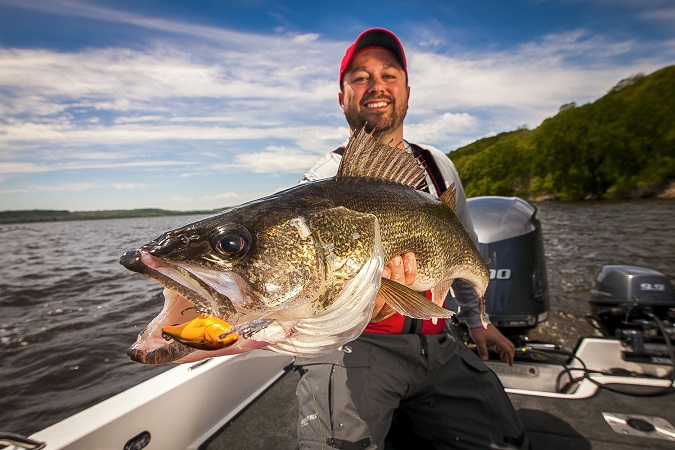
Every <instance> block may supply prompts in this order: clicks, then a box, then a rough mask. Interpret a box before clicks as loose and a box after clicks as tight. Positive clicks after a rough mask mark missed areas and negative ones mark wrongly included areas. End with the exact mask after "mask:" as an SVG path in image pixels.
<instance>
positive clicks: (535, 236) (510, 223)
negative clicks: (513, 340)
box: [453, 196, 550, 335]
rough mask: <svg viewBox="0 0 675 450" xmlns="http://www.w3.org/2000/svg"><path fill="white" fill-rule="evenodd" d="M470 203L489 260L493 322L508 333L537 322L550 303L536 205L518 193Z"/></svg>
mask: <svg viewBox="0 0 675 450" xmlns="http://www.w3.org/2000/svg"><path fill="white" fill-rule="evenodd" d="M467 204H468V206H469V211H470V213H471V219H472V221H473V225H474V230H475V232H476V235H477V238H478V250H479V251H480V253H481V255H482V256H483V258H485V259H486V260H489V271H490V284H489V285H488V289H487V292H486V294H485V306H486V311H487V313H488V314H489V316H490V321H491V322H492V323H493V324H494V325H495V326H497V327H498V328H500V329H501V330H502V332H503V333H504V334H507V335H509V334H518V333H521V332H522V331H523V330H526V329H530V328H534V327H536V326H537V324H539V323H540V322H543V321H545V320H546V319H547V318H548V311H549V307H550V300H549V291H548V278H547V274H546V260H545V255H544V242H543V236H542V230H541V223H540V221H539V219H538V218H537V208H536V207H535V206H533V205H532V204H530V203H528V202H526V201H525V200H522V199H520V198H518V197H496V196H489V197H474V198H470V199H468V200H467ZM453 306H456V305H453Z"/></svg>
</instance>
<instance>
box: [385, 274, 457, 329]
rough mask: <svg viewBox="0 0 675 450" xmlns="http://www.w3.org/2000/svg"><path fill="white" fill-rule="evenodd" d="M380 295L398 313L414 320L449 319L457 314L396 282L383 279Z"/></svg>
mask: <svg viewBox="0 0 675 450" xmlns="http://www.w3.org/2000/svg"><path fill="white" fill-rule="evenodd" d="M379 294H380V295H381V296H382V298H384V300H385V302H386V304H387V305H389V306H390V307H392V308H393V309H394V310H396V312H398V313H400V314H403V315H404V316H408V317H412V318H413V319H432V318H434V317H435V318H443V319H449V318H451V317H452V316H453V315H454V314H455V313H454V312H452V311H449V310H447V309H445V308H441V307H440V306H438V305H436V304H435V303H432V302H431V301H429V299H428V298H426V297H424V296H423V295H421V294H420V293H419V292H415V291H413V290H412V289H410V288H409V287H406V286H404V285H402V284H400V283H397V282H395V281H391V280H389V279H387V278H382V285H381V286H380V291H379Z"/></svg>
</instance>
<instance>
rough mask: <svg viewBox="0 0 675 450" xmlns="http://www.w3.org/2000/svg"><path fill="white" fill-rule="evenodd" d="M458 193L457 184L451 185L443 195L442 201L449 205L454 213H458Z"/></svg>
mask: <svg viewBox="0 0 675 450" xmlns="http://www.w3.org/2000/svg"><path fill="white" fill-rule="evenodd" d="M456 200H457V192H456V189H455V182H454V181H453V182H452V183H450V186H448V188H447V189H446V190H445V191H444V192H443V193H442V194H441V201H443V203H445V204H446V205H448V207H449V208H450V209H451V210H452V212H457V211H456V210H455V208H456V204H455V203H456Z"/></svg>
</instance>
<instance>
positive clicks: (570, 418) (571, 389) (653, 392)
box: [0, 197, 675, 450]
mask: <svg viewBox="0 0 675 450" xmlns="http://www.w3.org/2000/svg"><path fill="white" fill-rule="evenodd" d="M469 208H470V210H471V214H472V218H473V219H474V222H475V223H474V225H475V228H476V233H477V235H478V240H479V250H480V251H481V254H482V255H483V256H484V257H485V258H489V260H490V263H489V264H490V276H491V278H492V281H491V283H490V288H489V291H488V293H487V295H486V305H487V310H488V312H489V313H490V316H491V318H492V320H493V322H494V323H495V324H496V325H498V326H499V328H500V329H501V330H502V332H504V333H505V334H506V335H507V336H508V337H509V338H510V339H512V340H513V342H514V344H515V345H516V349H517V353H516V362H515V363H514V365H513V366H509V365H507V364H506V363H503V362H501V361H500V360H499V358H498V357H497V356H496V355H492V356H493V357H491V358H490V360H489V361H487V362H486V364H487V365H488V367H490V369H492V370H493V371H494V372H495V373H496V374H497V375H498V377H499V378H500V380H501V382H502V384H503V385H504V389H505V391H506V392H507V393H508V395H509V397H510V398H511V400H512V402H513V404H514V406H515V408H516V410H517V413H518V414H519V415H520V417H521V419H522V421H523V423H524V425H525V427H526V429H527V431H528V435H529V438H530V441H531V446H532V449H533V450H544V449H545V450H557V449H561V450H562V449H565V450H566V449H569V448H575V449H576V450H584V449H594V450H598V449H599V450H605V449H606V450H610V449H611V450H617V449H618V450H628V449H635V448H641V447H642V448H649V449H673V448H675V395H674V394H673V393H674V392H675V389H674V384H673V383H674V380H675V370H673V367H674V366H673V364H674V361H675V357H674V355H675V353H674V351H673V340H674V339H675V326H674V323H675V297H674V295H673V287H672V284H671V282H670V281H669V280H668V278H667V277H666V276H665V275H664V274H662V273H660V272H657V271H655V270H653V269H650V268H647V267H638V266H617V265H605V266H603V267H601V268H599V270H598V271H597V273H596V274H595V277H594V278H593V288H592V289H591V291H590V295H589V314H588V316H587V320H588V321H589V323H590V324H591V325H592V326H593V327H594V328H595V330H596V332H595V333H594V335H592V336H582V337H580V338H579V341H578V344H577V346H576V348H575V349H574V351H565V350H563V349H562V348H561V347H560V346H559V345H557V344H556V343H553V342H546V341H535V340H533V339H530V338H529V337H528V331H529V330H532V329H535V328H536V327H537V326H538V325H539V324H540V323H541V322H543V321H545V320H546V318H547V315H548V309H549V297H548V282H547V275H546V268H545V261H544V248H543V241H542V237H541V224H540V223H539V221H538V219H537V217H536V207H534V206H533V205H531V204H530V203H528V202H526V201H524V200H522V199H519V198H513V197H512V198H506V197H478V198H474V199H469ZM446 303H447V304H448V305H450V306H452V303H453V302H452V295H450V296H449V298H448V301H447V302H446ZM459 329H460V332H461V333H462V337H463V338H464V339H465V341H466V345H468V346H472V343H471V341H470V337H469V335H468V332H466V330H464V331H463V332H462V330H461V327H460V328H459ZM293 368H294V358H293V357H291V356H288V355H281V354H276V353H272V352H266V351H263V350H256V351H253V352H249V353H245V354H241V355H232V356H222V357H217V358H211V359H207V360H204V361H200V362H197V363H193V364H184V365H179V366H177V367H175V368H172V369H170V370H168V371H167V372H164V373H162V374H160V375H157V376H155V377H154V378H152V379H150V380H147V381H145V382H143V383H141V384H139V385H137V386H134V387H132V388H131V389H129V390H127V391H124V392H122V393H120V394H118V395H116V396H114V397H112V398H110V399H108V400H105V401H103V402H101V403H99V404H97V405H94V406H92V407H91V408H89V409H86V410H84V411H82V412H80V413H77V414H75V415H73V416H71V417H69V418H66V419H65V420H63V421H61V422H59V423H56V424H54V425H52V426H50V427H47V428H45V429H44V430H41V431H38V432H37V433H35V434H33V435H31V436H28V437H24V436H18V435H15V434H12V433H0V445H5V446H7V448H8V449H11V450H18V449H48V450H57V449H66V450H92V449H124V450H141V449H163V450H166V449H169V450H171V449H177V450H185V449H190V450H216V449H226V448H227V449H254V448H260V449H268V448H269V449H289V450H290V449H296V448H297V442H296V421H297V400H296V398H295V385H296V384H297V381H298V379H299V376H298V374H297V373H296V372H295V371H294V370H293ZM397 431H400V430H397ZM386 448H390V449H392V450H393V449H401V448H416V449H423V448H424V446H423V445H422V444H421V443H420V442H418V441H416V440H415V437H414V436H409V435H406V434H405V433H403V434H402V433H400V432H399V433H392V434H391V435H390V437H389V438H388V441H387V446H386Z"/></svg>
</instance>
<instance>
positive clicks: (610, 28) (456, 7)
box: [0, 0, 675, 211]
mask: <svg viewBox="0 0 675 450" xmlns="http://www.w3.org/2000/svg"><path fill="white" fill-rule="evenodd" d="M674 24H675V1H672V0H640V1H635V0H595V1H591V0H520V1H518V0H436V1H425V0H417V1H410V0H389V1H387V2H364V1H353V0H343V1H340V2H328V1H307V0H302V1H295V0H291V1H281V0H252V1H240V0H237V1H230V0H221V1H216V0H200V1H193V2H187V1H179V0H143V1H137V0H133V1H132V0H114V1H113V0H89V1H85V0H30V1H27V0H0V210H26V209H57V210H70V211H92V210H106V209H134V208H163V209H169V210H175V211H191V210H205V209H209V210H210V209H216V208H223V207H226V206H231V205H236V204H240V203H243V202H246V201H249V200H252V199H256V198H260V197H262V196H265V195H269V194H272V193H274V192H276V191H279V190H281V189H284V188H287V187H289V186H292V185H293V184H295V183H297V181H298V180H299V179H300V178H301V176H302V174H303V173H304V172H305V171H306V170H308V169H309V168H310V167H311V166H312V165H313V164H314V163H315V162H316V161H317V160H318V159H319V158H320V157H321V156H323V155H324V154H325V153H326V152H328V151H330V150H332V149H334V148H336V147H337V146H339V145H341V144H342V143H344V142H345V141H346V139H347V138H348V136H349V129H348V127H347V125H346V122H345V120H344V116H343V115H342V111H341V109H340V108H339V105H338V102H337V92H338V90H339V87H338V81H337V77H338V74H337V72H338V66H339V62H340V59H341V58H342V55H343V54H344V51H345V49H346V48H347V46H348V45H349V44H350V43H351V42H353V41H354V39H355V38H356V37H357V36H358V35H359V33H360V32H361V31H363V30H365V29H367V28H370V27H383V28H387V29H389V30H391V31H393V32H394V33H396V34H397V35H398V37H399V38H400V40H401V41H402V43H403V45H404V47H405V50H406V54H407V57H408V66H409V67H408V71H409V80H410V86H411V99H410V109H409V111H408V115H407V118H406V125H405V138H406V139H407V140H408V141H411V142H416V143H423V144H431V145H434V146H436V147H438V148H440V149H441V150H443V151H444V152H451V151H452V150H455V149H457V148H459V147H461V146H463V145H466V144H469V143H471V142H474V141H475V140H477V139H480V138H482V137H487V136H492V135H495V134H497V133H500V132H504V131H512V130H515V129H517V128H519V127H528V128H530V129H533V128H536V127H537V126H538V125H540V124H541V122H542V121H543V120H545V119H546V118H548V117H552V116H554V115H555V114H556V113H557V111H558V108H559V107H560V106H561V105H563V104H566V103H570V102H576V103H577V104H579V105H581V104H584V103H588V102H592V101H594V100H597V99H598V98H600V97H602V96H603V95H604V94H606V93H607V92H608V91H609V90H610V89H611V88H612V87H613V86H614V85H616V84H617V83H618V82H619V81H621V80H622V79H625V78H628V77H630V76H633V75H636V74H645V75H647V74H649V73H652V72H654V71H655V70H658V69H660V68H662V67H665V66H669V65H672V64H673V63H675V26H674ZM450 155H451V156H452V154H450ZM460 176H461V174H460Z"/></svg>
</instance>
